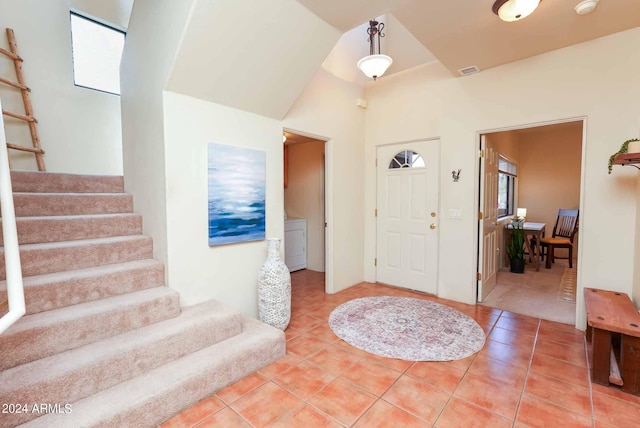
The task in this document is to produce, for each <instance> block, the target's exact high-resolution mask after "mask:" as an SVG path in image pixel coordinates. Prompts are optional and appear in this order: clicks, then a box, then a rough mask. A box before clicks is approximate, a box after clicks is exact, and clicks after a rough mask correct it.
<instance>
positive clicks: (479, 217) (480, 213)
mask: <svg viewBox="0 0 640 428" xmlns="http://www.w3.org/2000/svg"><path fill="white" fill-rule="evenodd" d="M483 218H484V215H483V214H482V212H479V213H478V220H482V219H483Z"/></svg>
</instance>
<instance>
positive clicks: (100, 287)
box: [0, 259, 165, 315]
mask: <svg viewBox="0 0 640 428" xmlns="http://www.w3.org/2000/svg"><path fill="white" fill-rule="evenodd" d="M23 283H24V295H25V301H26V309H27V315H31V314H35V313H38V312H43V311H48V310H51V309H58V308H62V307H65V306H71V305H76V304H79V303H85V302H91V301H94V300H98V299H104V298H107V297H113V296H117V295H120V294H126V293H132V292H134V291H139V290H144V289H147V288H152V287H158V286H161V285H164V284H165V282H164V264H162V263H161V262H159V261H157V260H153V259H145V260H135V261H132V262H125V263H116V264H110V265H103V266H95V267H89V268H85V269H78V270H71V271H63V272H55V273H49V274H44V275H36V276H29V277H25V278H24V279H23ZM6 298H7V282H6V281H0V302H1V301H5V300H6Z"/></svg>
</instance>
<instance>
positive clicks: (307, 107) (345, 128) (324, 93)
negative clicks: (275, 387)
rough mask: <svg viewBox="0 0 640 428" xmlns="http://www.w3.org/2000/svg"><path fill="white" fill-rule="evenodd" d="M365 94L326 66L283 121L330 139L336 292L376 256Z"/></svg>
mask: <svg viewBox="0 0 640 428" xmlns="http://www.w3.org/2000/svg"><path fill="white" fill-rule="evenodd" d="M359 97H362V89H361V88H360V87H358V86H357V85H353V84H351V83H347V82H345V81H343V80H340V79H338V78H336V77H334V76H332V75H331V74H329V73H328V72H326V71H325V70H323V69H320V70H319V71H318V73H317V74H316V76H315V77H314V79H313V80H312V81H311V82H310V83H309V84H308V85H307V87H306V88H305V90H304V91H303V93H302V94H301V95H300V97H299V98H298V99H297V100H296V102H295V103H294V105H293V106H292V107H291V109H290V110H289V112H288V113H287V116H286V117H285V118H284V120H283V126H284V127H285V128H287V129H291V130H296V131H300V132H302V133H306V134H311V135H316V136H319V137H322V138H323V139H327V140H330V141H329V146H328V147H329V150H327V151H326V152H325V156H327V157H328V163H329V166H328V167H329V169H328V170H326V171H325V174H327V180H328V183H333V184H332V185H331V186H330V188H329V189H328V192H329V195H328V199H327V200H326V201H325V202H326V204H327V206H328V210H329V211H330V212H332V213H333V215H332V216H331V217H329V218H327V219H326V221H327V223H328V230H329V233H330V237H329V238H328V240H327V242H326V245H327V248H328V249H329V252H330V253H331V254H330V255H329V256H330V257H328V258H327V260H326V271H327V274H328V275H330V276H328V277H327V289H328V290H327V291H328V292H330V293H334V292H338V291H340V290H343V289H345V288H347V287H350V286H352V285H355V284H357V283H359V282H361V281H362V280H363V278H364V271H363V269H364V265H365V263H370V264H371V265H372V266H373V257H371V258H370V259H369V260H366V261H365V259H364V258H363V248H364V247H363V242H364V239H365V236H364V228H363V215H364V213H365V210H364V157H363V153H364V116H365V112H364V110H362V109H361V108H360V107H357V106H356V100H357V99H358V98H359ZM371 213H373V211H371ZM331 273H332V274H331Z"/></svg>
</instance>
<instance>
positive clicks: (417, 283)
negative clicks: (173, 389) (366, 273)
mask: <svg viewBox="0 0 640 428" xmlns="http://www.w3.org/2000/svg"><path fill="white" fill-rule="evenodd" d="M439 147H440V140H429V141H419V142H413V143H406V144H397V145H391V146H382V147H378V152H377V156H378V157H377V183H378V184H377V187H378V190H377V193H378V195H377V197H378V204H377V205H378V208H377V248H376V252H377V264H376V279H377V281H378V282H381V283H385V284H389V285H395V286H399V287H404V288H409V289H411V290H419V291H423V292H426V293H431V294H436V291H437V284H438V282H437V281H438V229H437V228H438V224H439V218H438V216H439V211H438V188H439V185H438V181H439V180H438V178H439Z"/></svg>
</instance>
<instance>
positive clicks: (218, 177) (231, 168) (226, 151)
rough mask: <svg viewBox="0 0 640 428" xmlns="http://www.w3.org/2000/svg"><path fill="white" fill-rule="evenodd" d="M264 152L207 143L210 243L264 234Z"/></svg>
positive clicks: (252, 239) (231, 242)
mask: <svg viewBox="0 0 640 428" xmlns="http://www.w3.org/2000/svg"><path fill="white" fill-rule="evenodd" d="M265 171H266V153H265V152H264V151H261V150H253V149H245V148H240V147H232V146H226V145H222V144H215V143H209V246H215V245H224V244H233V243H236V242H247V241H259V240H262V239H264V238H265V224H266V222H265V220H266V213H265Z"/></svg>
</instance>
